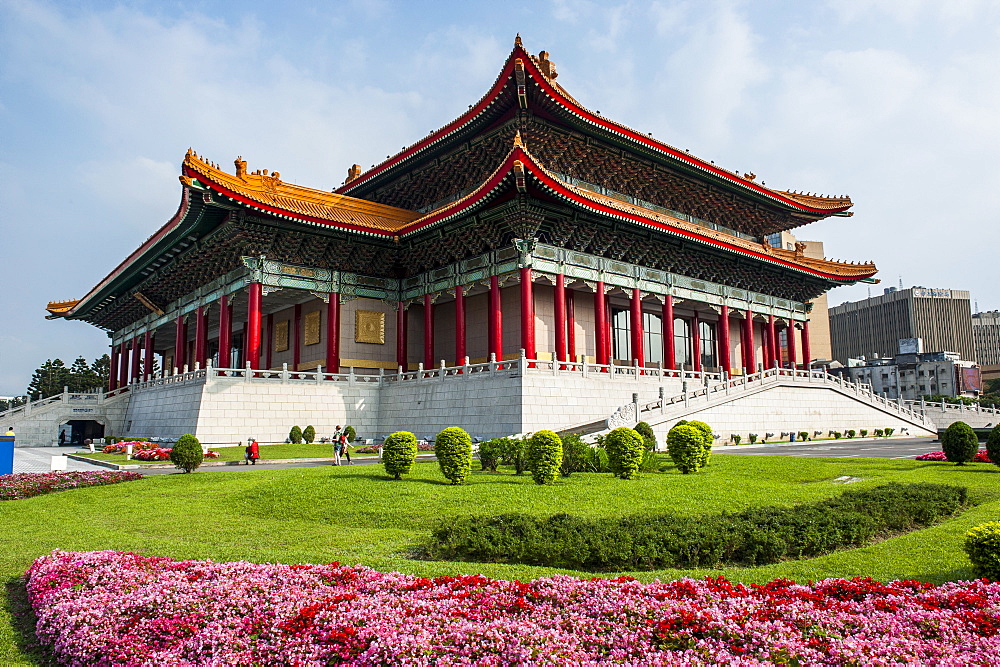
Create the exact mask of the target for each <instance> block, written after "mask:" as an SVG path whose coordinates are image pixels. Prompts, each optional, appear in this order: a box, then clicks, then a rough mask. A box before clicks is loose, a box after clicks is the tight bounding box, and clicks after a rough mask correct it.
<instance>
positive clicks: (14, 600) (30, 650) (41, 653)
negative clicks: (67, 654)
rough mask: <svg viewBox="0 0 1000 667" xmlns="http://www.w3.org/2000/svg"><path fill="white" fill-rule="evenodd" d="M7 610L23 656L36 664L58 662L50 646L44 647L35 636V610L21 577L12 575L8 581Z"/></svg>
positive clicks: (46, 664)
mask: <svg viewBox="0 0 1000 667" xmlns="http://www.w3.org/2000/svg"><path fill="white" fill-rule="evenodd" d="M6 589H7V611H8V612H9V613H10V616H11V626H12V627H13V630H14V641H15V643H16V644H17V648H18V649H19V650H20V651H21V653H22V654H23V657H24V658H25V659H27V660H29V661H30V662H31V663H32V664H35V665H44V666H46V667H48V665H56V664H58V663H57V662H56V660H55V658H54V657H53V656H52V653H51V651H49V649H48V648H46V647H43V646H42V645H41V644H40V643H39V642H38V637H36V636H35V623H36V622H37V620H38V619H36V618H35V612H34V611H32V609H31V604H30V603H29V602H28V591H27V589H26V588H25V585H24V579H22V578H21V577H12V578H11V579H8V580H7V582H6Z"/></svg>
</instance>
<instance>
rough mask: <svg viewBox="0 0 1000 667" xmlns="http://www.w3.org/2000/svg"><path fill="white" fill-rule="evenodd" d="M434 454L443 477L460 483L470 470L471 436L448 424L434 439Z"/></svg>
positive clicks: (454, 482)
mask: <svg viewBox="0 0 1000 667" xmlns="http://www.w3.org/2000/svg"><path fill="white" fill-rule="evenodd" d="M434 456H436V457H437V460H438V465H439V466H441V472H442V473H443V474H444V476H445V477H447V478H448V479H450V480H451V483H452V484H461V483H462V482H464V481H465V478H466V477H468V476H469V473H471V472H472V438H470V437H469V434H468V433H466V432H465V431H464V430H463V429H460V428H459V427H457V426H449V427H448V428H446V429H445V430H443V431H441V432H440V433H438V435H437V438H435V439H434Z"/></svg>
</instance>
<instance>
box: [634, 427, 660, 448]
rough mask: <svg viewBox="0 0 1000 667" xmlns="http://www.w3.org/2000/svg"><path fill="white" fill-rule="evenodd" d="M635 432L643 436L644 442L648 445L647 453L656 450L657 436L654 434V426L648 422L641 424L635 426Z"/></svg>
mask: <svg viewBox="0 0 1000 667" xmlns="http://www.w3.org/2000/svg"><path fill="white" fill-rule="evenodd" d="M635 432H636V433H638V434H639V435H641V436H642V440H643V442H645V443H646V449H647V451H653V450H654V449H656V434H655V433H653V427H652V426H650V425H649V424H647V423H646V422H639V423H638V424H636V425H635Z"/></svg>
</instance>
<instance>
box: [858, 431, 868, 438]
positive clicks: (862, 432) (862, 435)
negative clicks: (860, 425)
mask: <svg viewBox="0 0 1000 667" xmlns="http://www.w3.org/2000/svg"><path fill="white" fill-rule="evenodd" d="M859 433H860V434H861V437H862V438H867V437H868V431H867V430H866V429H861V430H860V431H859Z"/></svg>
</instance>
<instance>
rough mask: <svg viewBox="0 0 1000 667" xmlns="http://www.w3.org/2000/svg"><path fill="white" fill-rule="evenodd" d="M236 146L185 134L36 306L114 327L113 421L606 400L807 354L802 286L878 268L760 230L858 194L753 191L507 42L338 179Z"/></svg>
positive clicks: (526, 412)
mask: <svg viewBox="0 0 1000 667" xmlns="http://www.w3.org/2000/svg"><path fill="white" fill-rule="evenodd" d="M234 164H235V168H234V169H231V170H226V169H223V168H221V167H220V166H219V165H218V164H215V163H213V162H211V161H209V160H207V159H205V158H203V157H202V156H199V155H198V154H196V153H195V152H194V151H188V153H187V155H186V156H185V158H184V162H183V165H182V168H181V175H180V182H181V204H180V208H179V209H178V211H177V212H176V214H175V215H174V216H173V217H172V218H171V219H170V220H169V221H168V222H167V223H166V224H165V225H164V226H163V227H161V228H160V229H159V230H158V231H156V232H155V233H154V234H153V235H152V236H151V237H150V238H149V239H148V240H147V241H146V242H145V243H143V244H142V246H140V247H139V248H138V249H136V250H135V252H133V253H132V254H131V255H130V256H129V257H128V258H126V259H125V260H124V261H123V262H122V263H121V264H120V265H119V266H118V267H117V268H115V269H114V270H113V271H112V272H111V273H110V274H109V275H108V276H107V277H106V278H104V279H103V280H102V281H101V282H100V283H98V284H97V285H95V286H94V287H93V288H92V289H91V290H90V291H89V292H88V293H87V294H86V295H85V296H84V297H83V298H82V299H80V300H78V301H69V302H62V303H50V304H49V306H48V311H49V313H50V317H62V318H66V319H74V320H83V321H85V322H89V323H90V324H93V325H94V326H97V327H100V328H102V329H105V330H107V331H108V332H109V334H110V336H111V338H112V348H111V350H112V352H111V353H112V357H111V358H112V380H111V386H110V390H111V392H112V393H113V394H116V395H117V394H122V393H126V392H125V390H130V391H131V393H132V394H133V395H132V396H131V398H130V399H129V402H128V406H127V407H123V408H122V410H123V411H124V412H123V416H122V418H121V425H120V427H114V426H113V427H112V428H113V430H123V431H125V432H126V433H123V434H131V435H136V436H139V435H143V436H147V437H150V436H157V435H164V436H174V437H176V435H177V434H178V432H179V433H183V432H197V433H198V434H199V435H200V436H202V437H203V439H206V438H207V439H208V440H209V441H210V442H224V441H228V440H234V441H235V440H241V439H245V438H246V436H248V435H252V436H255V437H258V438H262V439H269V438H273V439H283V438H284V437H285V434H287V432H288V429H289V428H290V427H291V426H292V425H293V424H295V423H299V421H298V420H301V421H302V422H305V423H300V425H301V426H305V425H306V423H314V424H315V425H316V427H317V429H318V430H319V432H320V434H323V432H324V431H323V429H327V428H332V426H333V425H335V424H341V423H345V422H347V423H354V424H357V425H359V429H358V430H359V433H362V434H364V435H367V436H368V437H376V436H377V435H380V434H382V433H387V432H390V431H391V430H394V429H396V428H407V427H409V429H408V430H417V431H418V435H421V436H424V435H433V432H436V431H433V429H436V428H439V427H444V426H448V425H453V424H458V425H462V426H466V427H467V428H469V429H470V431H472V432H473V433H474V435H475V434H481V435H483V436H487V435H501V434H506V433H516V432H521V431H523V430H532V428H537V427H540V426H541V424H542V422H544V420H545V419H546V418H547V419H549V420H550V421H551V422H554V423H550V424H549V425H550V426H554V427H560V426H565V425H568V424H572V423H577V422H583V421H585V420H587V419H598V418H604V417H605V416H607V413H608V412H609V411H610V410H609V409H613V408H614V407H616V406H620V405H621V404H623V403H627V402H628V401H629V400H630V399H631V396H630V395H631V394H632V393H643V397H645V396H646V395H650V394H651V397H655V396H656V394H657V389H656V388H655V387H650V386H647V385H648V384H649V383H657V384H660V385H661V386H662V385H664V384H666V385H667V387H666V391H665V393H666V394H671V393H676V392H677V391H680V390H681V388H682V387H681V385H682V383H685V382H690V381H691V380H695V381H696V382H695V383H696V384H698V385H701V384H705V383H708V382H709V380H711V381H718V380H721V379H723V378H739V377H740V376H746V375H748V374H751V373H753V372H755V371H757V370H759V369H760V368H768V369H770V368H774V367H775V366H783V367H788V368H796V367H803V366H804V364H807V363H808V361H809V360H810V359H811V355H810V340H809V316H810V315H809V311H810V304H809V301H810V300H811V299H813V298H815V297H817V296H819V295H822V294H823V293H825V292H826V291H827V290H829V289H831V288H832V287H835V286H837V285H844V284H851V283H855V282H857V281H862V280H870V279H871V278H872V276H874V274H875V272H876V268H875V266H874V265H873V264H870V263H862V264H857V263H847V262H840V261H833V260H828V259H821V258H814V257H808V256H806V254H805V253H804V252H802V249H801V248H797V249H787V248H783V247H773V244H772V243H771V242H770V239H772V238H774V237H775V235H779V236H780V235H781V233H783V232H788V231H790V230H794V229H796V228H798V227H800V226H802V225H806V224H808V223H810V222H813V221H815V220H821V219H824V218H827V217H829V216H847V215H850V213H849V209H850V208H851V206H852V202H851V200H850V198H848V197H826V196H818V195H811V194H809V195H807V194H801V193H798V192H792V191H784V190H777V189H773V188H770V187H766V186H765V185H764V184H763V183H761V182H758V181H757V179H756V178H755V176H754V175H753V174H739V173H737V172H733V171H727V170H725V169H723V168H721V167H718V166H716V165H715V164H713V163H712V162H709V161H706V160H702V159H700V158H697V157H695V156H693V155H691V154H690V153H688V152H686V151H682V150H678V149H676V148H673V147H672V146H669V145H667V144H665V143H663V142H661V141H658V140H656V139H654V138H653V137H652V136H650V135H648V134H644V133H641V132H637V131H635V130H632V129H630V128H628V127H625V126H624V125H621V124H619V123H616V122H614V121H611V120H609V119H607V118H605V117H603V116H601V115H600V114H599V113H596V112H593V111H590V110H589V109H587V108H585V107H583V106H582V105H581V104H580V103H579V102H578V101H577V100H575V99H574V98H573V97H572V96H571V95H570V94H569V93H568V92H567V91H566V90H565V89H563V87H562V86H561V85H560V84H559V83H557V81H556V71H555V66H554V65H553V63H552V62H551V61H550V60H549V59H548V54H546V53H545V52H542V53H540V54H539V55H538V56H533V55H531V54H529V53H528V52H527V51H526V50H525V49H524V48H523V46H522V44H521V41H520V38H518V40H517V41H516V43H515V46H514V48H513V50H512V51H511V53H510V56H509V57H508V58H507V60H506V62H505V63H504V64H503V68H502V69H501V71H500V74H499V76H498V77H497V79H496V82H495V83H494V84H493V86H492V87H491V88H490V90H489V91H488V92H487V93H486V94H485V95H484V96H483V97H482V99H480V100H479V101H478V102H476V103H475V104H473V105H472V106H471V107H470V108H469V110H468V111H467V112H466V113H465V114H463V115H462V116H461V117H459V118H457V119H455V120H453V121H452V122H450V123H448V124H447V125H445V126H444V127H442V128H441V129H439V130H437V131H435V132H432V133H431V134H429V135H427V136H426V137H424V138H422V139H420V140H418V141H417V142H415V143H414V144H413V145H411V146H410V147H409V148H406V149H405V150H403V151H402V152H400V153H398V154H396V155H394V156H392V157H390V158H389V159H387V160H385V161H384V162H382V163H381V164H379V165H377V166H375V167H373V168H371V169H369V170H368V171H362V170H361V169H360V167H358V166H357V165H355V166H354V167H352V168H351V169H350V171H349V174H348V178H347V180H346V181H345V182H344V184H343V185H341V186H340V187H339V188H337V189H336V190H335V191H333V192H329V191H326V190H319V189H313V188H309V187H305V186H302V185H295V184H292V183H287V182H285V181H283V180H282V178H281V175H280V173H279V172H277V171H273V172H270V171H268V170H267V169H263V170H257V169H255V170H253V171H251V170H250V169H249V168H248V166H247V162H246V161H244V160H243V159H242V158H237V159H236V160H235V163H234ZM522 359H523V360H522ZM511 360H514V361H511ZM490 361H494V362H497V363H494V364H493V365H490ZM505 362H506V363H505ZM157 366H159V368H160V369H162V371H161V372H156V373H154V372H152V371H153V369H155V368H156V367H157ZM442 366H444V367H445V370H443V371H442V370H441V367H442ZM248 368H249V369H250V372H248V371H247V369H248ZM206 369H207V372H206ZM317 370H318V371H319V372H317ZM484 370H485V371H488V372H480V371H484ZM431 371H433V372H431ZM669 371H675V372H669ZM682 371H686V373H682ZM682 376H683V377H682ZM531 378H535V379H534V380H531ZM529 380H531V381H530V382H529ZM546 383H547V384H546ZM529 385H531V387H529ZM535 385H537V387H536V386H535ZM536 390H537V391H536ZM661 391H662V390H661ZM352 392H353V393H352ZM365 392H368V393H365ZM564 398H565V400H563V399H564ZM224 399H225V400H224ZM359 402H360V403H359ZM220 406H221V407H220ZM531 415H535V417H531ZM529 417H530V418H529ZM420 429H423V430H424V431H426V433H424V432H419V431H420ZM279 436H280V437H279Z"/></svg>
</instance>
